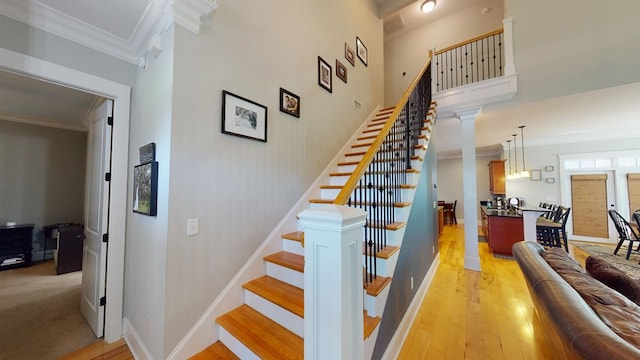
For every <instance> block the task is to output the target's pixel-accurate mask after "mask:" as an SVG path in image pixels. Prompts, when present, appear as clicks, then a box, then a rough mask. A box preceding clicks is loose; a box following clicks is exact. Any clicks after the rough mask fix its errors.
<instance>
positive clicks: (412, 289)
mask: <svg viewBox="0 0 640 360" xmlns="http://www.w3.org/2000/svg"><path fill="white" fill-rule="evenodd" d="M411 290H413V276H412V277H411Z"/></svg>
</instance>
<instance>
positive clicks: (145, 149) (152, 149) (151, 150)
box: [139, 143, 156, 164]
mask: <svg viewBox="0 0 640 360" xmlns="http://www.w3.org/2000/svg"><path fill="white" fill-rule="evenodd" d="M139 151H140V164H144V163H148V162H151V161H156V143H149V144H147V145H145V146H141V147H140V149H139Z"/></svg>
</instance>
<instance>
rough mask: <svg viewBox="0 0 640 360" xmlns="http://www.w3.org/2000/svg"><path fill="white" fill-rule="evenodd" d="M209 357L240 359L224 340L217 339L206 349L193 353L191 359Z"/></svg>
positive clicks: (222, 359) (199, 359)
mask: <svg viewBox="0 0 640 360" xmlns="http://www.w3.org/2000/svg"><path fill="white" fill-rule="evenodd" d="M208 359H220V360H236V359H240V358H239V357H237V356H236V354H234V353H233V352H232V351H231V350H229V348H228V347H226V346H225V345H224V344H223V343H222V342H220V341H216V342H214V343H213V344H212V345H210V346H208V347H207V348H206V349H204V350H202V351H200V352H199V353H197V354H195V355H193V356H192V357H190V358H189V360H208Z"/></svg>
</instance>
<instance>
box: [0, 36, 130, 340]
mask: <svg viewBox="0 0 640 360" xmlns="http://www.w3.org/2000/svg"><path fill="white" fill-rule="evenodd" d="M0 69H6V70H8V71H12V72H16V73H20V74H25V75H27V76H32V77H35V78H40V79H43V80H45V81H49V82H54V83H58V84H60V85H62V86H66V87H71V88H75V89H79V90H83V91H86V92H90V93H93V94H96V95H100V96H103V97H106V98H109V99H112V100H113V101H114V109H113V117H114V119H117V121H116V122H115V123H114V126H113V143H112V156H113V162H112V164H111V174H112V176H111V182H110V185H111V190H110V192H111V196H110V198H109V200H108V201H109V207H110V209H111V211H110V213H109V224H108V229H107V232H108V236H109V246H108V249H107V274H106V281H105V282H106V294H105V303H106V305H105V313H106V317H105V322H104V340H105V341H106V342H114V341H116V340H118V339H120V338H121V337H122V315H123V309H122V304H123V288H124V285H123V282H124V248H125V223H126V213H127V212H126V208H127V207H126V204H127V179H128V153H129V143H128V139H129V112H130V101H131V100H130V93H131V88H130V87H129V86H126V85H123V84H119V83H115V82H113V81H111V80H107V79H103V78H99V77H96V76H94V75H91V74H87V73H83V72H80V71H77V70H73V69H70V68H66V67H63V66H60V65H57V64H53V63H50V62H48V61H44V60H41V59H37V58H34V57H31V56H27V55H24V54H20V53H17V52H13V51H11V50H7V49H4V48H0Z"/></svg>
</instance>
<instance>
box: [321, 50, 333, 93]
mask: <svg viewBox="0 0 640 360" xmlns="http://www.w3.org/2000/svg"><path fill="white" fill-rule="evenodd" d="M332 71H333V70H332V69H331V65H329V63H328V62H326V61H324V59H323V58H321V57H320V56H318V85H320V86H321V87H323V88H324V89H325V90H327V91H328V92H333V73H332Z"/></svg>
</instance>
